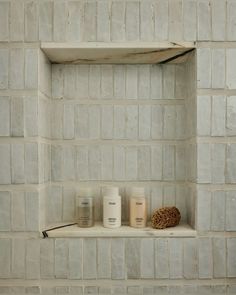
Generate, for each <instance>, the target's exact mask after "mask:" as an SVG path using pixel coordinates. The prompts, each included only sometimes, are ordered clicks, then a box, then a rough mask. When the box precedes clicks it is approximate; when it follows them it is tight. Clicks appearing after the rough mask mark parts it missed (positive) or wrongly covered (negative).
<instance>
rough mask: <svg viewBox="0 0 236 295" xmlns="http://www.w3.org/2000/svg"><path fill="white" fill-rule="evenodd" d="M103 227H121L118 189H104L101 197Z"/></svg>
mask: <svg viewBox="0 0 236 295" xmlns="http://www.w3.org/2000/svg"><path fill="white" fill-rule="evenodd" d="M103 226H104V227H107V228H117V227H120V226H121V196H120V195H119V189H118V187H106V188H105V192H104V195H103Z"/></svg>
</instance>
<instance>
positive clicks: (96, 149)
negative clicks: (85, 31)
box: [42, 44, 196, 227]
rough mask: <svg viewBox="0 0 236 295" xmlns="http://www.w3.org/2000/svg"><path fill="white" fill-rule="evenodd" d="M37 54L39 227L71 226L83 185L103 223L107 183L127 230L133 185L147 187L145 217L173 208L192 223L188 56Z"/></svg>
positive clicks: (132, 51) (49, 50)
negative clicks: (43, 171) (44, 82)
mask: <svg viewBox="0 0 236 295" xmlns="http://www.w3.org/2000/svg"><path fill="white" fill-rule="evenodd" d="M113 46H115V45H114V44H113ZM152 46H153V44H152ZM162 46H163V45H162ZM42 47H43V51H44V52H45V53H46V55H47V56H48V57H49V59H50V60H51V61H52V65H51V71H52V94H51V99H50V103H49V105H50V106H51V112H50V122H51V132H50V139H51V167H50V170H51V183H50V185H49V186H48V190H47V195H46V200H45V201H46V203H45V204H46V206H45V208H46V226H47V227H50V226H52V225H55V224H57V223H63V222H65V223H66V222H73V221H74V220H75V213H76V212H75V209H76V203H75V199H76V195H77V194H78V192H79V189H80V188H81V187H83V186H88V185H89V186H91V187H93V188H94V193H95V195H96V197H95V204H96V205H95V207H96V213H95V214H96V220H97V221H101V220H102V206H101V204H102V202H101V201H102V199H101V196H102V187H103V186H105V185H109V184H112V185H116V186H119V187H120V192H121V195H122V219H123V223H124V224H125V223H127V222H128V219H129V214H128V212H129V204H128V197H129V188H130V187H131V186H134V185H135V186H144V187H145V189H146V194H147V197H148V204H149V206H148V212H149V216H150V214H151V212H152V211H153V210H154V209H155V208H157V207H160V206H169V205H176V206H177V207H178V208H179V209H180V211H181V215H182V221H183V222H184V223H189V224H191V225H192V226H194V211H195V204H194V203H195V201H194V195H195V194H194V190H193V188H192V185H191V182H193V181H194V179H195V164H194V163H195V157H196V155H195V144H194V143H193V142H192V140H191V138H192V137H193V135H194V132H195V116H194V114H195V95H196V94H195V89H196V87H195V81H196V77H195V52H194V51H193V50H192V49H191V48H189V47H185V46H180V47H178V48H175V49H176V50H177V51H174V50H173V48H170V49H168V46H165V48H158V46H157V47H156V48H155V49H154V48H151V49H150V48H146V49H145V50H144V48H128V49H127V48H126V50H125V47H121V48H119V46H118V45H117V47H116V48H111V49H110V50H109V49H106V51H105V52H104V50H103V51H102V50H100V51H99V50H96V46H95V48H93V47H92V45H89V48H87V55H86V50H79V49H78V48H74V46H72V48H71V47H70V48H69V49H68V48H60V46H59V45H57V48H53V46H52V45H51V44H49V45H47V44H44V45H43V46H42ZM173 47H175V46H173ZM119 49H120V50H119ZM121 49H122V50H121ZM168 50H169V51H168Z"/></svg>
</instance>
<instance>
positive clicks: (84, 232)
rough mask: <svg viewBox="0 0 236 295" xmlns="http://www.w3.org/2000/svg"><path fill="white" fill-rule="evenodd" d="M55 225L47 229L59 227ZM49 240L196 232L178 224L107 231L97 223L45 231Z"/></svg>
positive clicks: (124, 226)
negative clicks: (82, 226) (168, 226)
mask: <svg viewBox="0 0 236 295" xmlns="http://www.w3.org/2000/svg"><path fill="white" fill-rule="evenodd" d="M61 225H63V224H57V225H54V226H51V227H48V229H50V228H53V227H56V226H61ZM47 235H48V237H49V238H85V237H94V238H96V237H97V238H100V237H108V238H109V237H110V238H115V237H119V238H123V237H126V238H127V237H134V238H135V237H136V238H139V237H140V238H141V237H144V238H147V237H149V238H153V237H196V235H197V232H196V230H194V229H193V228H192V227H191V226H189V225H188V224H179V225H178V226H176V227H171V228H167V229H163V230H156V229H153V228H151V227H150V226H149V227H146V228H139V229H138V228H132V227H130V226H127V225H122V226H121V227H120V228H116V229H109V228H104V227H103V225H102V223H99V222H97V223H96V224H95V226H94V227H90V228H80V227H78V226H77V225H72V226H68V227H63V228H59V229H55V230H52V231H47Z"/></svg>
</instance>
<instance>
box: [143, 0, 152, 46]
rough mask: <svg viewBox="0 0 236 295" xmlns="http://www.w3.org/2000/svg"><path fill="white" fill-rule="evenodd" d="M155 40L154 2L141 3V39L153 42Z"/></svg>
mask: <svg viewBox="0 0 236 295" xmlns="http://www.w3.org/2000/svg"><path fill="white" fill-rule="evenodd" d="M153 38H154V11H153V2H151V1H150V2H149V1H147V2H142V1H141V2H140V39H141V40H142V41H152V40H153Z"/></svg>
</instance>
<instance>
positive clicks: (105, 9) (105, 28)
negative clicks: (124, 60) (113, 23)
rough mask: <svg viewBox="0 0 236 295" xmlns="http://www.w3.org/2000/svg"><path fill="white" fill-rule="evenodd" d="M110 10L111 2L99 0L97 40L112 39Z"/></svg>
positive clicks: (105, 40)
mask: <svg viewBox="0 0 236 295" xmlns="http://www.w3.org/2000/svg"><path fill="white" fill-rule="evenodd" d="M110 10H111V5H110V3H109V2H107V1H98V2H97V41H103V42H108V41H110V17H111V16H110V14H111V11H110Z"/></svg>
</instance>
